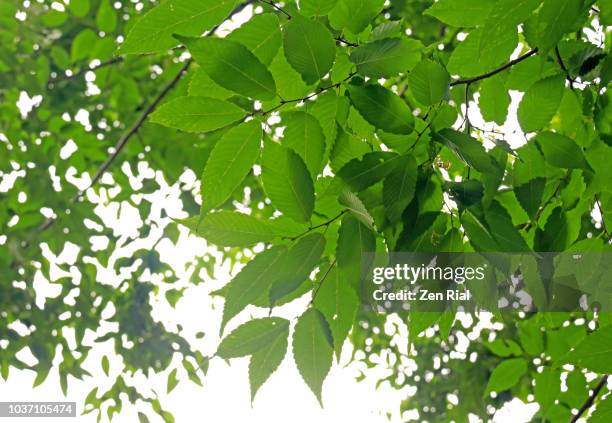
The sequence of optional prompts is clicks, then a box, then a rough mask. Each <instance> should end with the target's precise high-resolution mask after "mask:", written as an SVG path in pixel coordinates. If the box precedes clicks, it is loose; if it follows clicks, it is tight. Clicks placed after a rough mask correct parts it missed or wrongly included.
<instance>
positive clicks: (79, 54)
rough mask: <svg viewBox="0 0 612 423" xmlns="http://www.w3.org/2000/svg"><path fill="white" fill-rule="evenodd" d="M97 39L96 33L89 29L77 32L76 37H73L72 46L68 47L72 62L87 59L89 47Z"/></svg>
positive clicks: (89, 51)
mask: <svg viewBox="0 0 612 423" xmlns="http://www.w3.org/2000/svg"><path fill="white" fill-rule="evenodd" d="M97 39H98V37H97V35H96V33H95V32H93V31H92V30H91V29H89V28H85V29H84V30H82V31H81V32H79V33H78V35H77V36H76V37H74V40H73V41H72V45H71V46H70V57H71V59H72V61H73V62H77V61H79V60H82V59H85V58H87V57H89V54H90V53H91V46H92V45H93V44H95V42H96V40H97Z"/></svg>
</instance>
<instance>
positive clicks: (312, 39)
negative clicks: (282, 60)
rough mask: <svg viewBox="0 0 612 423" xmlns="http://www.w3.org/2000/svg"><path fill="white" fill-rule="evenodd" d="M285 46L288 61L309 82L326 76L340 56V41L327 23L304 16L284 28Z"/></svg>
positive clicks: (298, 17) (292, 20) (296, 18)
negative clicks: (338, 44) (338, 51)
mask: <svg viewBox="0 0 612 423" xmlns="http://www.w3.org/2000/svg"><path fill="white" fill-rule="evenodd" d="M283 47H284V51H285V57H286V58H287V62H289V64H290V65H291V66H292V67H293V68H294V69H295V70H296V71H298V72H299V73H300V75H302V79H303V80H304V81H305V82H306V83H307V84H312V83H314V82H316V81H318V80H319V79H321V78H323V77H324V76H325V75H326V74H327V73H328V72H329V70H330V69H331V67H332V65H333V63H334V59H335V58H336V43H335V42H334V38H333V36H332V34H331V33H330V32H329V30H328V29H327V28H326V27H325V25H323V24H322V23H320V22H318V21H316V20H313V19H306V18H303V17H300V16H295V17H294V18H293V19H291V22H290V23H289V24H288V25H287V26H286V27H285V28H284V34H283Z"/></svg>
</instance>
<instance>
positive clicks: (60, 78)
mask: <svg viewBox="0 0 612 423" xmlns="http://www.w3.org/2000/svg"><path fill="white" fill-rule="evenodd" d="M124 60H125V58H124V57H123V56H117V57H113V58H112V59H110V60H107V61H105V62H102V63H99V64H98V65H96V66H87V67H84V68H81V69H79V70H78V71H77V72H76V73H73V74H72V75H66V74H61V75H57V76H56V77H54V78H50V79H49V82H48V85H52V84H54V83H56V82H60V81H66V80H69V79H74V78H78V77H79V76H81V75H83V74H84V73H86V72H89V71H95V70H97V69H100V68H104V67H106V66H111V65H114V64H116V63H121V62H123V61H124Z"/></svg>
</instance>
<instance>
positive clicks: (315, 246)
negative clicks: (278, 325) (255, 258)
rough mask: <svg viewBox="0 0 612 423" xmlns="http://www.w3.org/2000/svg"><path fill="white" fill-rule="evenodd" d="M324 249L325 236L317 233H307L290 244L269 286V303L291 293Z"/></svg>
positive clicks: (311, 269) (310, 270) (305, 276)
mask: <svg viewBox="0 0 612 423" xmlns="http://www.w3.org/2000/svg"><path fill="white" fill-rule="evenodd" d="M324 249H325V237H324V236H323V235H322V234H319V233H312V234H308V235H306V236H304V237H302V238H300V239H299V240H297V241H296V242H295V244H294V245H292V246H291V248H290V249H289V251H287V253H286V254H285V256H284V259H283V262H282V264H281V266H280V267H279V269H278V276H277V280H276V281H275V282H274V284H272V286H271V288H270V293H269V299H270V304H274V303H275V302H276V301H278V300H279V299H281V298H283V297H284V296H285V295H288V294H290V293H292V292H293V291H295V290H296V289H297V288H298V287H299V286H300V285H301V284H302V282H304V281H305V280H306V279H308V277H309V275H310V273H311V272H312V271H313V270H314V268H315V267H316V265H317V264H318V263H319V260H320V258H321V254H323V250H324Z"/></svg>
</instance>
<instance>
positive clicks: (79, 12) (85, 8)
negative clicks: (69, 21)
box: [68, 0, 90, 18]
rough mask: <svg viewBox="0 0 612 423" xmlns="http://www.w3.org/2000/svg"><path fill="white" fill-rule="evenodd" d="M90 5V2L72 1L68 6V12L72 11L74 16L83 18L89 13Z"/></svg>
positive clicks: (82, 0)
mask: <svg viewBox="0 0 612 423" xmlns="http://www.w3.org/2000/svg"><path fill="white" fill-rule="evenodd" d="M89 7H90V3H89V0H70V3H69V4H68V10H70V11H71V12H72V13H73V14H74V16H77V17H79V18H82V17H83V16H85V15H87V12H89Z"/></svg>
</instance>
